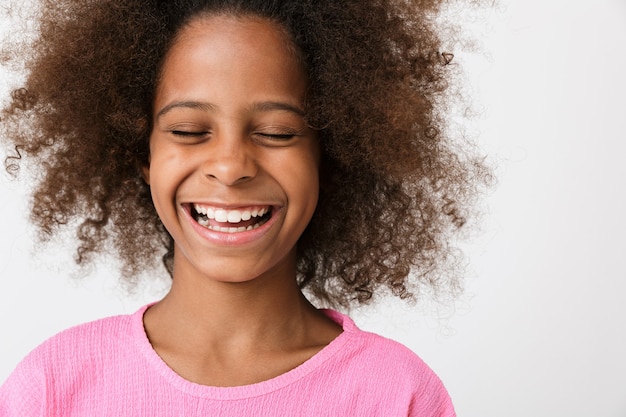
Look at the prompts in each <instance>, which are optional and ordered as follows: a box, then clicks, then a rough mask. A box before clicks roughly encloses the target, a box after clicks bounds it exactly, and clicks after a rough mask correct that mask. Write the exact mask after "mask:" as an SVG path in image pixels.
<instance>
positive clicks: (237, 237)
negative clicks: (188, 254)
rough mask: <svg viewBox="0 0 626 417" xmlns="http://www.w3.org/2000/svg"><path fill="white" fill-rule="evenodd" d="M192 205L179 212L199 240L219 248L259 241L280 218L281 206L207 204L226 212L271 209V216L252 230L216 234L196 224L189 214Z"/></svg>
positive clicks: (182, 208)
mask: <svg viewBox="0 0 626 417" xmlns="http://www.w3.org/2000/svg"><path fill="white" fill-rule="evenodd" d="M192 205H193V204H182V205H181V210H182V211H183V213H184V216H185V219H186V220H187V221H188V222H189V223H190V224H191V227H192V228H193V230H194V231H195V232H196V233H197V234H198V235H199V236H200V237H201V238H203V239H204V240H207V241H209V242H211V243H214V244H216V245H220V246H240V245H246V244H249V243H252V242H254V241H256V240H258V239H260V238H261V237H263V236H264V235H265V234H267V233H268V232H269V231H270V230H271V229H272V226H273V225H274V224H275V223H276V221H277V220H278V218H279V217H280V216H279V214H280V213H281V212H282V207H281V206H277V205H272V204H228V205H224V204H215V203H211V204H207V205H209V206H212V207H219V208H223V209H227V210H234V209H239V208H246V207H254V206H264V207H271V210H272V216H271V217H270V218H269V219H268V220H267V221H266V222H265V223H263V224H262V225H261V226H259V227H257V228H255V229H252V230H246V231H244V232H237V233H227V232H218V231H215V230H211V229H208V228H206V227H204V226H201V225H200V224H198V222H197V221H196V220H195V219H194V218H193V216H192V214H191V207H192Z"/></svg>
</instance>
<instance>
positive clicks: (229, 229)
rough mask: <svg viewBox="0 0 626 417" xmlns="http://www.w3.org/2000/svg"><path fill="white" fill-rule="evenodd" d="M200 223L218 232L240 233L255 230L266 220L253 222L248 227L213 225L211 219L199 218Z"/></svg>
mask: <svg viewBox="0 0 626 417" xmlns="http://www.w3.org/2000/svg"><path fill="white" fill-rule="evenodd" d="M197 221H198V224H199V225H201V226H204V227H206V228H207V229H209V230H213V231H216V232H222V233H240V232H246V231H249V230H254V229H258V228H259V226H261V225H262V224H264V223H265V221H263V222H261V223H256V224H251V225H250V226H248V227H221V226H212V225H211V224H209V220H208V219H207V220H204V219H198V220H197Z"/></svg>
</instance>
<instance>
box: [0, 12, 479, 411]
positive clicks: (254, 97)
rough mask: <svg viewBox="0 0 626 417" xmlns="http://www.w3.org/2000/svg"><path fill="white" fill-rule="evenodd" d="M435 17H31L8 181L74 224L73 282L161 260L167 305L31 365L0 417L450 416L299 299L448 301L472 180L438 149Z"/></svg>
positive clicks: (430, 390) (388, 347) (370, 348)
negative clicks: (82, 269)
mask: <svg viewBox="0 0 626 417" xmlns="http://www.w3.org/2000/svg"><path fill="white" fill-rule="evenodd" d="M440 3H441V2H417V1H416V2H386V1H382V2H380V1H363V0H358V1H356V0H355V1H351V0H350V1H336V0H333V1H324V0H322V1H317V0H293V1H288V0H282V1H281V0H275V1H272V0H248V1H245V0H212V1H211V0H205V1H200V0H177V1H158V0H95V1H89V2H85V1H84V0H54V1H53V0H46V1H43V2H42V5H41V10H40V11H39V12H38V13H40V14H41V17H40V22H39V24H40V26H39V34H38V39H37V41H36V42H34V45H33V46H34V48H33V49H29V50H28V51H26V50H25V51H23V55H24V56H26V55H28V56H27V57H25V58H24V59H25V61H26V62H27V68H28V71H29V73H28V79H27V81H26V84H25V86H24V88H20V89H17V90H15V91H14V92H13V95H12V100H11V102H10V103H9V105H8V106H7V107H6V108H5V109H4V111H3V113H2V136H3V138H4V139H5V140H7V141H8V142H9V143H10V144H11V146H12V147H14V150H15V151H16V152H14V154H12V156H10V157H9V158H7V161H6V163H7V169H8V170H9V171H14V170H15V169H17V168H18V163H19V159H20V158H21V156H22V155H28V156H29V157H31V158H33V160H34V161H35V162H38V163H39V164H40V165H39V166H38V169H39V174H38V178H40V179H41V180H40V183H39V184H38V188H36V190H35V192H34V195H33V199H34V200H33V201H34V202H35V203H34V204H33V205H32V216H31V217H32V220H33V222H34V223H35V224H36V225H37V227H38V228H39V230H40V231H41V234H42V236H43V237H45V236H47V235H50V234H54V233H55V232H57V231H58V230H60V228H62V227H64V226H67V225H77V226H76V227H77V236H78V239H79V246H78V249H77V252H76V254H77V256H76V259H77V262H78V263H79V264H85V263H88V262H89V261H90V260H91V259H92V256H93V255H95V254H97V253H100V252H103V251H104V250H105V249H108V248H114V249H115V250H116V251H117V253H118V255H119V257H120V259H121V260H122V262H123V271H122V272H123V275H124V276H125V277H127V278H128V279H132V278H133V277H137V276H139V275H141V274H145V273H146V271H153V270H154V269H153V268H154V266H155V264H156V263H157V262H155V259H159V258H161V257H162V259H163V261H164V264H165V267H166V269H167V271H168V272H169V273H170V274H171V276H172V285H171V290H170V291H169V293H168V294H167V295H166V296H165V298H163V299H162V300H161V301H158V302H156V303H154V304H152V305H149V306H146V307H143V308H141V309H140V310H139V311H137V312H136V313H135V314H132V315H129V316H119V317H112V318H107V319H104V320H100V321H96V322H93V323H88V324H85V325H81V326H78V327H75V328H72V329H69V330H67V331H65V332H62V333H61V334H59V335H57V336H55V337H53V338H52V339H50V340H48V341H47V342H45V343H43V344H42V345H41V346H39V347H38V348H37V349H35V350H34V351H33V352H32V353H30V354H29V355H28V356H27V357H26V358H25V359H24V360H23V362H22V363H20V364H19V365H18V367H17V369H16V370H15V371H14V372H13V374H12V375H11V376H10V377H9V378H8V380H7V381H6V382H5V383H4V384H3V385H2V387H1V388H0V415H1V416H3V417H4V416H11V417H12V416H16V417H17V416H20V417H22V416H63V417H68V416H90V417H93V416H125V417H130V416H142V417H145V416H151V417H152V416H164V417H165V416H167V417H171V416H217V415H220V416H244V415H250V416H252V415H254V416H263V415H267V416H270V415H271V416H316V417H320V416H419V417H435V416H437V417H450V416H454V415H455V414H454V410H453V406H452V404H451V401H450V399H449V397H448V394H447V393H446V390H445V389H444V387H443V385H442V383H441V381H440V380H439V379H438V378H437V376H436V375H435V374H434V373H433V372H432V371H431V370H430V369H429V368H428V367H427V366H426V365H425V364H424V363H423V362H422V361H421V360H420V359H419V358H418V357H417V356H415V354H413V353H412V352H410V351H409V350H408V349H406V348H405V347H403V346H401V345H399V344H398V343H395V342H393V341H390V340H387V339H385V338H382V337H380V336H376V335H373V334H371V333H366V332H363V331H361V330H359V329H358V328H357V327H356V326H355V324H354V323H353V322H352V321H351V320H350V319H349V318H348V317H347V316H345V315H343V314H341V313H339V312H336V311H334V310H321V309H318V308H316V307H314V306H313V304H311V303H310V302H309V301H308V300H307V298H305V297H304V295H303V293H302V291H303V290H304V291H305V292H306V294H307V295H308V298H309V299H310V300H312V301H313V302H314V303H315V304H316V305H317V306H326V307H335V308H338V307H349V306H352V305H358V304H363V303H367V302H368V301H370V300H372V299H374V298H375V296H376V295H378V294H379V293H381V292H382V293H384V292H385V290H389V291H390V292H391V293H392V294H394V295H396V296H398V297H400V298H408V297H411V296H412V295H413V294H415V293H416V291H419V290H420V288H422V286H429V287H431V288H439V290H441V291H446V289H452V288H454V286H455V285H456V284H455V280H454V279H453V278H449V279H448V278H446V277H452V276H453V275H452V274H445V273H442V271H444V269H445V268H446V265H447V266H448V267H449V266H450V262H447V260H448V258H449V253H450V249H449V247H448V244H447V243H448V240H449V237H450V234H451V233H452V232H454V231H455V230H457V229H458V228H460V227H461V226H462V225H463V223H464V212H465V210H466V208H467V206H468V203H469V202H470V201H471V199H472V195H473V193H474V191H475V189H476V178H477V175H479V174H480V172H481V165H480V164H479V163H476V162H475V161H473V160H472V159H471V158H470V157H468V156H467V155H464V154H459V153H458V151H456V150H455V149H457V148H458V147H455V145H452V144H451V143H449V142H448V140H447V139H446V137H445V136H444V135H443V133H442V132H444V131H445V123H444V121H445V119H444V117H443V116H444V115H443V113H442V111H443V110H444V109H445V104H446V101H445V95H444V94H443V93H444V90H445V88H446V83H447V80H448V77H449V75H448V69H447V68H446V66H445V64H446V63H447V61H448V59H447V58H445V59H444V57H443V55H442V53H441V51H440V49H441V42H442V37H441V36H442V35H441V29H440V28H439V27H438V26H436V22H437V20H436V19H435V17H436V16H437V14H438V12H439V8H440ZM446 57H447V55H446ZM444 272H445V271H444Z"/></svg>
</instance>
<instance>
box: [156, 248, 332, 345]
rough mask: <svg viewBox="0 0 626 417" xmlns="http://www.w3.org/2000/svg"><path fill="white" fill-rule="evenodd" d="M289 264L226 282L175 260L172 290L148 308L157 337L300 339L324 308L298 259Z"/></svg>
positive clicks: (225, 341)
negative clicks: (304, 289) (300, 275)
mask: <svg viewBox="0 0 626 417" xmlns="http://www.w3.org/2000/svg"><path fill="white" fill-rule="evenodd" d="M284 265H286V266H282V267H281V268H280V269H279V270H276V271H271V273H268V274H267V275H265V276H260V277H257V278H255V279H252V280H248V281H245V282H223V281H215V280H212V279H210V278H209V277H204V276H201V275H200V274H192V273H189V272H188V271H186V270H185V273H183V272H182V268H181V269H177V265H176V261H175V268H174V279H173V283H172V288H171V290H170V292H169V293H168V294H167V296H166V297H165V298H164V299H163V300H162V301H160V302H159V303H157V304H156V305H155V306H153V307H151V308H150V309H149V310H148V312H147V313H146V317H145V324H146V330H148V333H149V334H150V333H153V334H152V335H150V336H151V340H152V339H153V338H154V339H155V340H154V341H156V342H160V343H162V344H168V343H170V342H168V341H166V340H165V339H164V337H166V336H167V338H169V339H170V341H174V340H184V341H185V343H186V344H187V346H188V347H190V348H193V347H194V346H195V347H196V348H197V349H206V348H207V347H209V346H213V347H214V348H219V346H224V347H227V346H229V345H232V344H236V345H237V346H250V347H254V346H256V347H258V346H266V347H267V348H268V349H271V348H272V345H275V346H284V345H285V343H287V342H293V343H297V341H298V340H299V339H303V338H305V337H306V336H307V333H308V332H307V328H308V327H307V325H308V324H310V323H311V322H312V321H316V320H317V321H319V320H320V317H321V314H320V313H319V312H318V311H317V310H316V309H315V308H314V307H313V306H312V305H311V304H310V303H309V302H308V301H307V300H306V298H305V297H304V296H303V295H302V293H301V291H300V289H299V288H298V285H297V283H296V278H295V259H294V260H293V261H291V262H287V263H285V264H284ZM150 330H152V332H151V331H150Z"/></svg>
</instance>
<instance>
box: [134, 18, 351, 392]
mask: <svg viewBox="0 0 626 417" xmlns="http://www.w3.org/2000/svg"><path fill="white" fill-rule="evenodd" d="M289 42H290V41H289V40H288V39H285V36H284V32H283V31H282V30H281V28H280V26H278V25H277V24H275V23H273V22H270V21H268V20H262V19H258V18H237V17H228V16H211V17H201V18H198V19H196V20H193V21H192V22H190V23H189V24H188V25H186V26H185V27H184V28H183V29H182V30H181V31H180V33H179V35H178V37H177V41H176V43H174V45H173V46H172V47H171V48H170V50H169V52H168V55H167V57H166V59H165V62H164V66H163V68H164V71H163V73H162V76H161V78H160V82H159V85H158V86H157V93H156V96H155V104H154V113H155V116H154V120H155V125H154V128H153V132H152V134H151V137H150V163H149V164H148V165H147V166H146V167H145V168H144V177H145V178H146V180H147V181H148V183H149V184H150V186H151V190H152V196H153V199H154V202H155V206H156V209H157V212H158V213H159V217H160V218H161V220H162V221H163V224H164V225H165V227H166V228H167V229H168V231H169V232H170V234H171V236H172V237H173V238H174V241H175V249H174V268H173V281H172V288H171V290H170V292H169V293H168V295H167V296H166V297H165V298H164V299H163V300H162V301H161V302H159V303H157V304H156V305H154V306H152V307H151V308H150V309H148V311H147V312H146V314H145V316H144V325H145V329H146V332H147V335H148V338H149V339H150V341H151V343H152V346H153V347H154V349H155V350H156V352H157V353H158V354H159V355H160V356H161V358H162V359H163V360H164V361H165V362H166V363H167V364H168V365H169V366H170V368H172V369H173V370H174V371H176V372H177V373H178V374H179V375H181V376H182V377H184V378H185V379H188V380H190V381H193V382H196V383H199V384H204V385H211V386H239V385H246V384H252V383H255V382H260V381H264V380H267V379H270V378H273V377H275V376H277V375H280V374H282V373H285V372H287V371H289V370H291V369H293V368H295V367H296V366H298V365H300V364H301V363H303V362H304V361H306V360H307V359H309V358H310V357H311V356H313V355H314V354H315V353H317V352H318V351H319V350H320V349H321V348H323V347H324V346H326V345H327V344H328V343H329V342H330V341H331V340H332V339H334V338H335V337H336V336H337V335H338V334H339V333H340V332H341V328H340V327H339V326H338V325H337V324H336V323H334V322H333V321H331V320H330V319H328V318H327V317H326V316H325V315H324V314H322V313H321V312H319V311H318V310H317V309H315V308H314V307H313V306H312V305H311V304H310V303H309V302H308V301H307V300H306V299H305V298H304V297H303V296H302V293H301V292H300V289H299V287H298V285H297V282H296V250H295V245H296V242H297V241H298V238H299V237H300V235H301V234H302V231H303V230H304V228H305V227H306V225H307V224H308V223H309V220H310V218H311V216H312V215H313V212H314V210H315V206H316V203H317V193H318V188H319V185H318V176H319V174H318V171H319V168H318V167H319V143H318V140H317V138H316V134H315V132H314V131H312V130H311V129H310V128H308V127H307V126H306V123H304V120H303V119H302V116H301V115H300V114H298V113H294V112H292V111H290V110H285V109H284V108H280V107H279V108H272V107H270V108H269V109H257V110H255V105H256V106H257V107H258V105H259V103H273V105H274V106H275V105H276V104H277V103H284V104H285V106H283V107H287V106H289V105H293V106H294V107H296V108H300V107H302V105H303V98H304V92H305V91H306V87H307V85H308V81H307V78H306V75H305V73H304V70H303V69H302V68H301V66H299V65H298V63H297V61H296V59H295V57H294V56H293V53H291V52H290V50H289V48H285V47H284V45H286V44H289ZM177 103H178V104H177ZM190 103H194V104H190ZM200 103H201V104H202V106H201V108H198V105H199V104H200ZM173 104H174V105H177V107H174V108H172V107H171V106H172V105H173ZM163 109H171V110H169V111H167V112H166V113H164V112H163ZM160 115H162V116H160ZM273 135H280V136H273ZM201 203H205V204H208V205H211V206H213V207H217V208H220V207H224V208H238V209H239V208H242V207H246V206H256V205H262V204H274V205H276V208H274V209H273V213H272V219H271V220H270V221H268V222H267V223H265V224H264V225H262V226H261V227H259V228H257V229H254V230H253V231H245V232H236V233H228V232H218V231H213V230H210V231H207V229H206V228H204V227H198V224H197V222H195V221H194V220H193V218H192V217H191V216H190V215H189V210H190V208H189V206H190V205H192V204H201ZM198 231H200V232H206V233H205V234H203V233H199V232H198Z"/></svg>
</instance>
